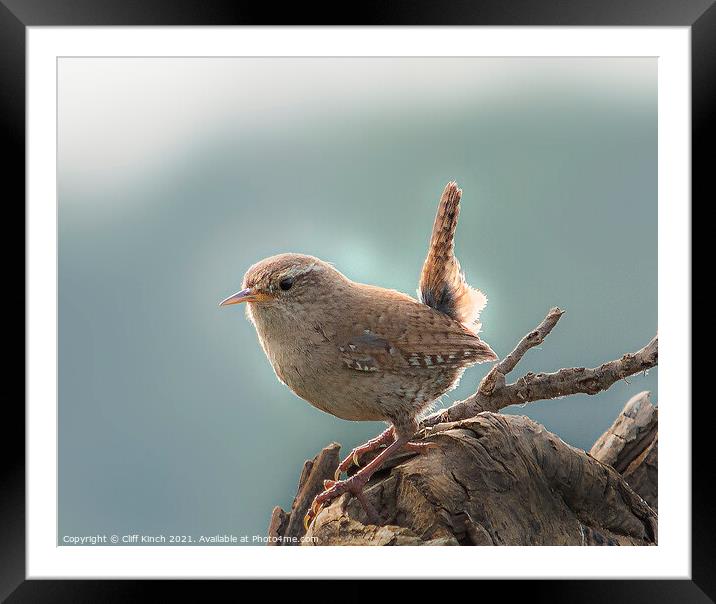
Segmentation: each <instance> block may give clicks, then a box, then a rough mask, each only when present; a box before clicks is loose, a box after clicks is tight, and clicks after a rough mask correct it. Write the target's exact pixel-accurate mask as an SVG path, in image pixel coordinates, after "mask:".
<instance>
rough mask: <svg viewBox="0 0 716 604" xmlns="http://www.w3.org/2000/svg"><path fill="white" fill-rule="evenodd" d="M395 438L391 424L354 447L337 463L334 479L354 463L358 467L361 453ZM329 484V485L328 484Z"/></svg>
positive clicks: (372, 449)
mask: <svg viewBox="0 0 716 604" xmlns="http://www.w3.org/2000/svg"><path fill="white" fill-rule="evenodd" d="M394 440H395V429H394V428H393V426H391V427H390V428H388V429H387V430H385V431H384V432H381V433H380V434H379V435H378V436H376V437H375V438H371V439H370V440H369V441H368V442H367V443H364V444H362V445H360V446H359V447H356V448H355V449H353V450H352V451H351V453H350V455H348V457H346V458H345V459H344V460H343V461H342V462H341V463H340V464H338V468H337V469H336V476H335V479H336V480H338V479H339V478H340V477H341V473H343V472H347V471H348V470H349V469H350V467H351V466H353V465H355V466H358V467H360V457H361V455H365V454H366V453H369V452H370V451H375V450H376V449H378V448H379V447H381V446H383V445H387V444H389V443H391V442H393V441H394ZM329 486H330V485H329Z"/></svg>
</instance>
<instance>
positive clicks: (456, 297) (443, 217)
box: [418, 182, 487, 333]
mask: <svg viewBox="0 0 716 604" xmlns="http://www.w3.org/2000/svg"><path fill="white" fill-rule="evenodd" d="M461 197H462V190H461V189H459V188H458V186H457V183H456V182H449V183H448V184H447V186H446V187H445V190H444V191H443V194H442V196H441V197H440V203H439V205H438V211H437V215H436V216H435V223H434V225H433V233H432V237H431V239H430V249H429V250H428V256H427V258H426V259H425V263H424V264H423V270H422V273H421V275H420V285H419V287H418V296H419V297H420V300H421V302H423V304H427V305H428V306H430V307H431V308H434V309H435V310H439V311H440V312H443V313H445V314H446V315H448V316H450V317H452V318H453V319H455V320H456V321H459V322H460V323H462V324H463V325H464V326H465V327H468V328H470V329H471V330H472V331H474V332H475V333H478V332H479V331H480V327H481V325H480V322H479V317H480V312H481V311H482V309H483V308H485V305H486V304H487V297H486V296H485V294H483V293H482V292H481V291H480V290H479V289H475V288H473V287H470V286H469V285H468V284H467V282H466V281H465V275H464V274H463V272H462V270H461V269H460V263H459V262H458V260H457V258H455V229H456V227H457V219H458V216H459V214H460V199H461Z"/></svg>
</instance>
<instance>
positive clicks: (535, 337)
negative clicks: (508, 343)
mask: <svg viewBox="0 0 716 604" xmlns="http://www.w3.org/2000/svg"><path fill="white" fill-rule="evenodd" d="M563 314H564V311H563V310H561V309H560V308H557V307H555V308H553V309H552V310H550V311H549V312H548V313H547V316H546V317H545V318H544V321H542V323H540V324H539V325H538V326H537V328H536V329H535V330H534V331H531V332H530V333H528V334H527V335H526V336H525V337H524V338H522V340H520V343H519V344H517V346H516V347H515V349H514V350H513V351H512V352H511V353H510V354H508V355H507V356H506V357H505V358H504V359H502V360H501V361H500V362H499V363H497V364H496V365H495V366H494V367H493V368H492V369H490V372H489V373H488V374H487V375H486V376H485V377H484V378H483V380H482V382H480V387H479V388H478V392H479V393H480V394H484V395H485V396H490V395H491V394H492V393H493V392H494V391H495V390H497V389H499V388H502V387H503V386H504V385H505V376H507V375H508V374H509V373H510V371H512V370H513V369H514V368H515V366H516V365H517V363H519V362H520V360H521V359H522V357H523V356H525V353H526V352H527V351H528V350H529V349H530V348H534V347H535V346H539V345H540V344H541V343H542V342H544V339H545V338H546V337H547V336H548V335H549V332H550V331H552V328H553V327H554V326H555V325H557V321H559V319H560V318H561V317H562V315H563Z"/></svg>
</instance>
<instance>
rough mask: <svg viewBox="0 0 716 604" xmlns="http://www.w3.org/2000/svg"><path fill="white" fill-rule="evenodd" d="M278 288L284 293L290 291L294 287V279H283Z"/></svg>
mask: <svg viewBox="0 0 716 604" xmlns="http://www.w3.org/2000/svg"><path fill="white" fill-rule="evenodd" d="M278 286H279V287H280V288H281V289H282V290H283V291H288V290H289V289H291V287H292V286H293V279H292V278H291V277H286V278H285V279H281V281H279V282H278Z"/></svg>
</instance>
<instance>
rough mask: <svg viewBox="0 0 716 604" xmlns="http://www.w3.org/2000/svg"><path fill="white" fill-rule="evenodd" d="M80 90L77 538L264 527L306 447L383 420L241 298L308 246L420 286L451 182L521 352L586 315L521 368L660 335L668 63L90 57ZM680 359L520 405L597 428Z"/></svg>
mask: <svg viewBox="0 0 716 604" xmlns="http://www.w3.org/2000/svg"><path fill="white" fill-rule="evenodd" d="M58 94H59V114H58V148H59V158H58V170H59V174H58V178H59V182H58V194H59V533H60V534H59V539H60V541H61V538H62V536H63V535H86V534H94V533H106V534H111V533H117V534H119V535H123V534H134V533H143V534H158V533H164V534H167V535H168V534H176V535H195V536H197V535H202V534H203V535H212V534H215V533H232V534H236V535H244V534H246V535H255V534H256V535H263V534H265V532H266V528H267V525H268V520H269V517H270V514H271V509H272V507H273V506H274V505H281V506H282V507H284V508H287V507H289V506H290V503H291V500H292V497H293V495H294V492H295V488H296V483H297V480H298V476H299V473H300V470H301V466H302V464H303V461H304V460H305V459H307V458H310V457H312V456H313V455H314V454H315V453H316V452H317V451H318V450H319V449H320V448H321V447H323V446H324V445H325V444H327V443H329V442H331V441H338V442H340V443H342V445H343V447H344V448H345V449H349V448H351V447H353V446H355V445H356V444H358V443H360V442H363V441H365V440H367V439H368V438H370V437H372V436H374V435H375V434H376V433H378V431H380V430H381V429H382V425H381V424H376V423H351V422H346V421H342V420H339V419H336V418H333V417H331V416H329V415H325V414H323V413H321V412H320V411H318V410H316V409H314V408H313V407H311V406H310V405H308V404H307V403H305V402H304V401H302V400H300V399H299V398H297V397H296V396H294V395H293V394H292V393H291V392H290V391H289V390H287V389H286V388H285V387H284V386H283V385H281V384H280V383H279V382H278V381H277V379H276V378H275V376H274V374H273V371H272V369H271V367H270V366H269V363H268V361H267V360H266V359H265V357H264V355H263V352H262V351H261V349H260V347H259V344H258V342H257V339H256V336H255V333H254V331H253V329H252V327H251V325H250V324H249V323H248V321H246V319H245V317H244V313H243V309H242V308H240V307H232V308H228V309H227V308H222V309H219V308H218V306H217V304H218V302H219V300H221V299H222V298H224V297H225V296H227V295H228V294H231V293H233V292H234V291H235V290H237V289H238V288H239V286H240V283H241V278H242V275H243V273H244V271H245V269H246V268H247V267H248V266H249V265H250V264H252V263H253V262H255V261H257V260H259V259H261V258H262V257H265V256H268V255H271V254H275V253H279V252H285V251H295V252H304V253H309V254H314V255H317V256H319V257H321V258H323V259H325V260H328V261H331V262H334V263H335V264H336V266H337V268H338V269H339V270H341V271H342V272H344V273H345V274H346V275H347V276H349V277H351V278H353V279H355V280H358V281H364V282H368V283H374V284H377V285H382V286H386V287H391V288H395V289H398V290H401V291H404V292H407V293H410V294H412V295H414V293H415V288H416V286H417V281H418V275H419V271H420V268H421V264H422V261H423V258H424V255H425V252H426V249H427V242H428V236H429V233H430V229H431V225H432V220H433V217H434V212H435V208H436V204H437V200H438V197H439V195H440V192H441V190H442V188H443V186H444V185H445V183H446V182H447V181H448V180H450V179H456V180H457V181H458V183H459V184H460V186H461V187H462V188H463V190H464V195H463V208H462V213H461V219H460V220H461V222H460V225H459V227H458V233H457V253H458V257H459V258H460V260H461V262H462V265H463V268H464V269H465V271H466V273H467V277H468V281H469V282H470V283H471V284H473V285H475V286H477V287H479V288H481V289H483V290H484V291H485V292H486V293H487V295H488V298H489V303H488V306H487V308H486V310H485V311H484V313H483V315H482V317H483V324H484V327H483V336H484V338H485V339H486V340H487V341H488V342H489V343H490V344H491V345H492V347H493V348H494V349H495V350H496V351H497V353H498V354H500V355H501V356H502V355H504V354H506V353H508V352H509V351H510V350H511V349H512V348H513V346H514V345H515V344H516V342H517V341H518V340H519V338H521V337H522V336H523V335H524V334H526V333H527V332H528V331H529V330H530V329H532V328H533V327H534V326H535V325H537V324H538V323H539V322H540V321H541V320H542V318H543V317H544V315H545V313H546V312H547V310H548V309H549V308H550V307H551V306H557V305H558V306H560V307H562V308H564V309H566V311H567V314H566V315H565V316H564V317H563V319H562V321H561V322H560V324H559V326H558V327H557V328H556V329H555V331H554V332H553V333H552V335H551V336H550V337H549V338H548V340H547V341H546V342H545V343H544V344H543V346H541V347H540V348H539V349H535V350H532V351H531V352H530V353H529V354H528V355H527V357H526V358H525V359H524V360H523V362H522V363H521V364H520V365H519V366H518V369H517V370H516V375H521V374H522V373H525V372H527V371H552V370H556V369H559V368H560V367H565V366H595V365H598V364H600V363H601V362H603V361H605V360H610V359H613V358H616V357H619V356H621V355H622V354H623V353H625V352H628V351H633V350H637V349H638V348H640V347H641V346H643V345H644V344H646V343H647V342H648V341H649V340H650V339H651V337H652V336H653V335H654V333H655V332H656V328H657V63H656V59H650V58H644V59H620V58H617V59H594V58H588V59H577V58H574V59H572V58H565V59H562V58H554V59H550V58H545V59H538V58H527V59H524V58H514V59H509V58H508V59H482V58H465V59H455V58H447V59H386V58H380V59H340V58H337V59H315V58H310V59H297V58H288V59H240V58H234V59H102V58H98V59H75V58H66V59H61V60H60V62H59V80H58ZM487 369H488V367H487V366H478V367H475V368H473V369H471V370H468V371H467V372H466V374H465V376H464V378H463V381H462V384H461V386H460V388H459V390H457V391H456V392H454V393H452V395H451V396H450V397H449V398H447V399H446V400H445V404H446V405H447V404H450V403H451V402H453V401H454V400H458V399H460V398H463V397H465V396H467V395H468V394H470V393H471V392H473V391H474V389H475V387H476V385H477V384H478V382H479V380H480V379H481V378H482V376H483V375H484V374H485V372H486V371H487ZM656 373H657V372H656V371H652V372H650V373H649V375H648V376H635V377H634V378H633V379H631V380H630V382H631V384H627V383H626V382H621V383H619V384H616V385H615V386H613V387H612V389H610V390H609V391H608V392H605V393H602V394H600V395H598V396H595V397H588V396H574V397H569V398H567V399H562V400H554V401H544V402H538V403H535V404H532V405H530V406H527V407H523V408H520V407H512V408H510V409H509V410H508V412H510V413H519V414H526V415H529V416H530V417H532V418H534V419H536V420H537V421H539V422H541V423H543V424H544V425H545V426H546V427H547V428H548V429H550V430H552V431H554V432H556V433H557V434H558V435H559V436H560V437H561V438H562V439H563V440H565V441H566V442H568V443H570V444H573V445H575V446H578V447H582V448H587V449H588V448H589V447H590V446H591V444H592V443H593V442H594V440H595V439H596V438H597V436H598V435H599V434H601V432H602V431H603V430H604V429H605V428H607V427H608V426H609V425H610V424H611V422H612V421H613V419H614V418H615V416H616V415H617V413H618V412H619V410H620V409H621V407H622V406H623V404H624V402H625V401H626V400H627V399H628V398H629V397H630V396H632V395H633V394H635V393H637V392H639V391H641V390H645V389H648V390H651V391H652V400H653V401H654V402H657V401H658V393H657V376H656Z"/></svg>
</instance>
